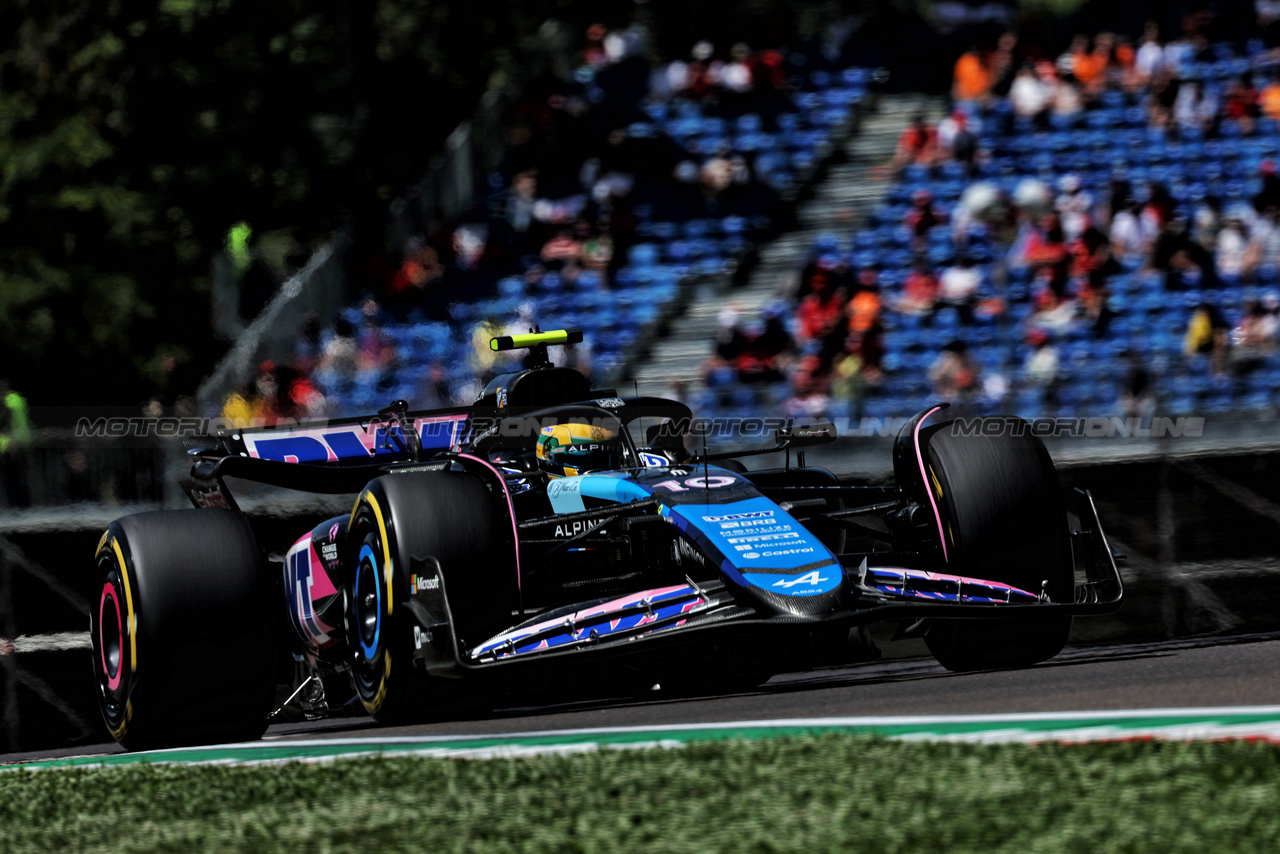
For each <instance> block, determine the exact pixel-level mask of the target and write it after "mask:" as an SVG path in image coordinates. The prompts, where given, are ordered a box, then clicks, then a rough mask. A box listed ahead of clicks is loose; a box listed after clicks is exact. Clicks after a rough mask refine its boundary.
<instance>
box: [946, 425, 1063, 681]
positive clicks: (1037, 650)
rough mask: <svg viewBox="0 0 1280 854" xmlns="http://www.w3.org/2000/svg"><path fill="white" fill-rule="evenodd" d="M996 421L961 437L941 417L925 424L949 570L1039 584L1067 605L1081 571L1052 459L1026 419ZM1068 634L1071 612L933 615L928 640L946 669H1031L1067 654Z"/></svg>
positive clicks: (1034, 587)
mask: <svg viewBox="0 0 1280 854" xmlns="http://www.w3.org/2000/svg"><path fill="white" fill-rule="evenodd" d="M990 421H999V422H1001V423H1002V425H1003V426H1004V427H1005V429H1001V430H998V431H997V430H994V429H993V430H989V431H981V430H979V431H976V432H975V433H973V434H971V435H962V434H960V433H958V432H955V431H953V429H952V425H953V424H954V423H955V422H945V423H943V424H939V425H937V426H935V427H931V428H925V429H923V430H921V431H920V443H921V448H922V449H923V452H924V461H925V467H926V470H927V472H928V475H929V477H928V481H929V482H928V483H927V484H926V485H925V488H926V489H928V490H930V491H931V492H932V494H933V498H934V500H935V501H936V503H937V510H938V515H939V517H940V522H941V526H942V530H943V531H944V532H945V533H944V535H943V536H944V537H945V541H946V547H947V562H946V566H945V570H944V571H946V572H951V573H955V574H958V575H971V576H975V577H977V578H986V579H991V580H993V581H1003V582H1004V583H1006V584H1011V585H1013V586H1014V587H1019V588H1021V589H1023V590H1027V591H1029V592H1032V593H1039V592H1040V591H1041V585H1042V584H1043V585H1044V590H1045V592H1047V593H1048V594H1049V599H1050V601H1052V602H1058V603H1063V602H1066V603H1069V602H1071V601H1073V598H1074V593H1075V570H1074V566H1073V563H1072V557H1071V540H1070V531H1069V529H1068V527H1067V514H1066V507H1065V505H1064V503H1063V499H1062V489H1061V486H1060V484H1059V483H1058V475H1057V472H1056V471H1054V468H1053V461H1052V460H1051V459H1050V458H1049V452H1048V451H1047V450H1045V447H1044V444H1043V443H1042V442H1041V441H1040V440H1039V439H1038V438H1036V437H1035V436H1032V435H1031V431H1030V428H1029V426H1028V425H1027V423H1026V422H1025V421H1022V419H1020V418H1013V417H1003V416H997V417H993V418H988V419H983V423H986V422H990ZM1017 425H1021V428H1018V427H1017ZM1011 427H1012V429H1010V428H1011ZM988 432H989V433H991V434H992V435H987V433H988ZM1046 582H1047V583H1046ZM1070 632H1071V618H1070V617H1069V616H1068V617H1061V616H1059V617H1051V618H1048V619H1045V618H1030V619H1003V620H934V621H932V622H931V623H930V626H929V629H928V631H927V632H926V634H925V643H926V644H927V645H928V647H929V651H930V652H932V653H933V655H934V657H935V658H937V660H938V662H939V663H940V664H941V665H942V666H943V667H945V668H947V669H948V670H956V671H963V670H985V669H991V668H1001V667H1027V666H1030V665H1032V664H1035V663H1037V662H1040V661H1045V660H1046V659H1049V658H1052V657H1053V656H1055V655H1057V654H1058V653H1059V652H1061V651H1062V647H1063V646H1064V645H1065V644H1066V642H1067V636H1068V635H1069V634H1070Z"/></svg>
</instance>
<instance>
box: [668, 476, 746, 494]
mask: <svg viewBox="0 0 1280 854" xmlns="http://www.w3.org/2000/svg"><path fill="white" fill-rule="evenodd" d="M733 482H734V478H731V477H720V476H718V475H713V476H712V477H691V478H687V479H686V480H685V482H684V486H681V485H680V481H678V480H664V481H662V483H655V484H654V485H653V487H654V489H657V488H659V487H661V488H662V489H669V490H671V491H672V492H688V491H689V490H690V489H715V488H717V487H720V486H728V485H729V484H731V483H733Z"/></svg>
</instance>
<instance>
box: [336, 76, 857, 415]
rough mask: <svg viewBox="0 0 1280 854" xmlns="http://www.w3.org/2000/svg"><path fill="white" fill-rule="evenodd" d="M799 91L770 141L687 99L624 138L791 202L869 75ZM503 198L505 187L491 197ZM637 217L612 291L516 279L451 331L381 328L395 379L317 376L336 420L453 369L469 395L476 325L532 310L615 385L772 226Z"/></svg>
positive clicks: (465, 311)
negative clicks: (661, 330) (662, 320)
mask: <svg viewBox="0 0 1280 854" xmlns="http://www.w3.org/2000/svg"><path fill="white" fill-rule="evenodd" d="M792 82H793V84H794V86H793V88H794V92H793V95H792V98H793V102H794V105H795V107H796V111H795V112H788V113H782V114H781V115H780V116H778V119H777V124H778V130H777V132H775V133H769V132H766V131H765V130H764V126H763V122H762V121H761V117H760V116H759V115H756V114H754V113H749V114H746V115H742V116H739V117H738V118H737V119H735V120H726V119H724V118H720V117H715V116H709V115H706V114H705V112H706V111H705V109H704V107H703V106H702V105H701V104H700V103H698V102H695V101H688V100H683V99H678V100H672V101H669V102H655V103H650V104H647V105H645V112H646V113H647V115H648V118H649V121H647V122H637V123H634V124H632V125H631V126H630V127H629V128H628V133H629V135H631V136H636V137H647V136H653V135H658V134H666V135H668V136H669V137H671V139H673V140H674V141H675V142H676V143H678V144H679V145H680V146H681V147H683V148H684V150H685V151H686V152H689V153H690V155H691V156H693V157H699V156H703V157H705V156H708V155H710V154H712V153H714V152H716V151H723V150H724V148H725V147H726V146H727V147H728V148H729V149H730V150H731V151H732V152H733V153H734V154H743V155H746V156H748V159H749V161H750V162H751V163H752V165H753V171H754V174H755V177H756V179H757V180H759V181H760V182H762V183H763V184H765V185H766V186H768V187H769V188H771V189H772V190H774V191H775V192H777V193H778V194H779V195H781V196H784V197H787V196H790V195H793V194H794V193H795V191H796V190H797V189H798V186H799V183H800V182H801V181H802V180H803V179H804V178H805V177H806V176H807V175H808V174H809V172H810V171H811V169H812V168H813V166H814V164H815V163H816V162H817V161H818V160H819V159H820V158H821V156H822V155H823V152H824V150H825V147H826V146H828V145H829V143H830V140H831V136H832V133H833V130H834V129H835V128H836V127H837V126H839V125H840V124H841V123H842V122H844V121H845V120H847V119H848V117H849V116H850V114H851V110H852V108H853V107H854V105H856V104H857V103H858V102H860V101H861V100H862V99H863V98H864V97H865V96H866V92H867V86H868V84H869V82H870V74H869V72H868V71H867V70H866V69H862V68H847V69H843V70H840V71H838V72H835V73H832V72H827V71H815V72H812V73H810V74H808V75H805V76H803V77H800V78H798V79H794V80H793V81H792ZM505 191H506V188H505V187H500V188H498V189H497V190H496V191H495V196H497V195H501V194H502V193H504V192H505ZM636 213H637V214H639V215H640V218H641V221H640V224H639V227H638V234H639V235H640V236H641V238H642V239H643V240H644V242H641V243H638V244H636V245H633V246H631V247H630V250H629V253H628V256H627V259H626V260H627V263H626V265H625V266H624V267H622V268H621V269H620V270H619V271H618V272H617V274H616V275H615V276H614V278H613V281H612V284H611V287H609V288H607V289H606V288H602V287H600V283H599V278H598V276H597V275H596V274H595V273H592V272H589V271H587V272H583V273H582V274H581V275H580V276H579V277H578V278H577V281H576V283H575V284H574V286H573V287H572V288H569V287H566V286H564V284H563V283H562V282H561V279H560V277H559V276H558V275H557V274H555V273H549V274H546V275H544V276H543V277H542V278H541V280H540V281H539V282H538V284H537V286H536V288H535V289H534V291H533V292H532V293H529V292H527V291H528V289H527V288H526V286H525V282H524V279H523V277H522V276H512V277H509V278H506V279H503V280H502V281H500V282H498V283H497V296H495V297H494V298H492V299H488V300H484V301H480V302H471V303H466V302H459V303H455V304H454V305H452V306H451V307H450V312H449V320H448V322H439V321H437V322H417V323H408V324H390V323H387V324H383V329H384V331H385V333H386V334H387V335H388V336H389V337H390V339H391V340H392V342H393V343H394V346H395V349H396V365H397V369H396V370H395V371H394V375H391V376H388V375H387V373H386V372H383V373H380V374H378V375H370V376H357V377H356V378H355V381H354V383H351V382H343V381H339V380H338V379H337V378H336V377H334V376H332V375H327V376H326V375H323V374H317V375H316V376H314V377H313V379H314V380H315V382H316V384H317V385H318V386H319V388H320V389H321V390H322V391H323V392H324V393H325V394H326V397H327V398H328V402H329V408H330V411H331V412H332V413H333V414H351V413H356V412H365V411H368V410H369V409H370V408H371V406H373V405H375V404H377V403H378V402H380V401H385V400H387V399H389V398H394V397H397V396H398V397H403V398H406V399H408V400H410V401H411V402H413V401H414V390H415V383H416V382H417V378H418V377H420V376H421V375H422V372H423V369H424V368H425V367H426V366H427V365H429V364H431V363H433V362H439V363H443V364H446V365H448V366H449V374H450V376H449V381H450V385H451V386H452V387H453V388H454V389H458V388H462V387H465V386H466V385H467V382H468V380H469V379H471V378H472V377H471V375H472V374H473V373H474V371H472V369H471V368H470V367H469V366H468V361H469V360H468V356H469V355H470V354H471V351H472V348H473V346H474V345H473V342H472V330H473V328H474V325H475V323H477V322H478V321H481V320H484V319H492V320H493V321H494V322H496V324H497V325H498V326H499V327H503V326H506V325H507V324H509V323H511V322H513V321H514V320H515V319H516V318H517V316H518V315H519V313H520V312H521V310H522V309H523V310H524V311H525V312H526V316H529V315H528V314H527V313H528V312H529V310H530V309H531V310H532V315H531V316H532V318H533V320H534V321H536V323H537V324H538V325H539V326H540V327H541V328H543V329H554V328H560V327H574V326H576V327H581V328H582V329H584V330H585V331H586V343H587V344H588V346H589V347H590V348H591V351H592V356H593V363H594V369H595V373H596V374H597V379H604V378H607V377H611V376H613V375H614V374H615V372H616V369H617V368H618V366H619V365H621V363H622V361H623V359H624V356H625V354H626V353H627V352H628V350H629V348H631V347H632V346H633V345H634V344H635V342H636V340H637V338H638V337H639V336H640V334H641V333H642V332H643V330H644V329H645V327H647V326H648V325H649V324H651V323H652V322H653V321H655V320H657V319H658V318H659V316H660V315H662V314H663V313H664V312H666V311H669V310H670V309H671V307H672V305H673V304H674V303H675V301H676V300H677V297H678V296H679V292H680V288H681V284H682V283H685V282H687V281H689V280H691V279H692V278H694V277H699V276H714V275H717V274H719V273H722V272H725V271H727V270H729V269H732V264H733V263H735V262H736V260H737V259H738V258H739V257H740V256H741V255H742V254H743V253H744V252H745V251H746V250H747V248H748V247H749V246H750V244H751V242H752V239H753V238H754V237H756V236H758V235H760V234H761V233H762V232H763V231H764V230H765V229H767V228H768V226H769V221H768V219H767V218H765V217H762V216H755V217H751V218H746V217H743V216H737V215H732V216H726V217H723V218H719V219H690V220H687V221H684V222H674V221H660V220H655V219H654V218H653V215H652V211H651V210H650V209H649V208H648V207H646V206H638V207H637V210H636ZM345 314H346V316H347V319H348V320H349V321H350V322H351V323H352V324H353V325H354V326H356V327H357V328H358V327H359V324H360V321H361V320H362V319H363V316H362V314H361V311H360V309H359V308H357V307H351V308H348V309H346V310H345ZM333 334H334V333H333V332H332V331H328V332H326V333H325V335H326V336H331V335H333ZM458 402H469V401H458Z"/></svg>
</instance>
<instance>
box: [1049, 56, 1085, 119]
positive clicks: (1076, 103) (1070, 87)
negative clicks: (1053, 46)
mask: <svg viewBox="0 0 1280 854" xmlns="http://www.w3.org/2000/svg"><path fill="white" fill-rule="evenodd" d="M1041 68H1042V69H1043V72H1042V75H1041V79H1042V80H1044V81H1045V83H1046V84H1047V85H1049V86H1051V87H1052V89H1053V101H1052V103H1051V104H1050V108H1051V110H1052V112H1053V114H1054V115H1055V116H1060V117H1063V118H1070V117H1072V116H1074V115H1075V114H1076V113H1078V112H1080V110H1081V109H1083V108H1084V99H1083V98H1082V97H1081V95H1080V87H1079V86H1077V85H1076V83H1075V81H1074V80H1072V79H1071V78H1069V77H1064V76H1060V75H1058V74H1056V73H1055V71H1054V69H1053V66H1052V65H1050V64H1049V63H1047V62H1046V63H1043V64H1042V65H1041Z"/></svg>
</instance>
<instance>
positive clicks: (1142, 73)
mask: <svg viewBox="0 0 1280 854" xmlns="http://www.w3.org/2000/svg"><path fill="white" fill-rule="evenodd" d="M1164 69H1165V56H1164V44H1163V43H1162V42H1161V41H1160V26H1159V24H1157V23H1156V22H1155V21H1147V28H1146V31H1145V32H1144V33H1143V35H1142V42H1141V44H1140V45H1139V47H1138V55H1137V57H1136V59H1135V60H1134V71H1135V72H1136V76H1137V83H1138V85H1140V86H1146V85H1147V84H1148V83H1150V82H1151V79H1152V77H1154V76H1155V75H1157V74H1159V73H1160V72H1162V71H1164Z"/></svg>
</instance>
